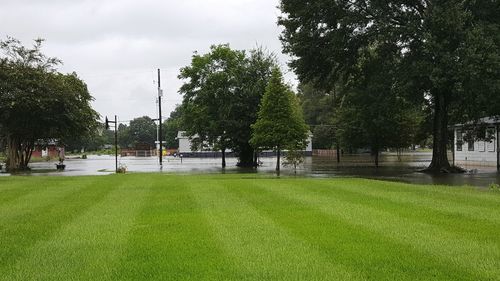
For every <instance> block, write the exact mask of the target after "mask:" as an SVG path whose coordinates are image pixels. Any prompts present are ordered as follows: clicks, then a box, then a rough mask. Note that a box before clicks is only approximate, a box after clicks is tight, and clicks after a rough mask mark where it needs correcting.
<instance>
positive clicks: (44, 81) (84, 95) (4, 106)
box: [0, 38, 99, 169]
mask: <svg viewBox="0 0 500 281" xmlns="http://www.w3.org/2000/svg"><path fill="white" fill-rule="evenodd" d="M42 41H43V40H35V44H34V46H33V48H32V49H29V48H26V47H24V46H22V45H21V43H20V42H19V41H18V40H16V39H12V38H8V39H7V40H5V41H0V50H1V52H2V55H1V56H0V78H1V79H0V127H1V128H2V131H1V132H0V134H1V135H0V138H6V139H9V140H8V141H7V142H8V143H10V144H13V145H14V146H10V147H9V150H10V151H9V153H10V156H9V160H10V161H11V163H10V164H9V166H10V168H12V169H17V168H26V167H25V166H26V165H27V164H28V161H29V159H30V157H31V150H30V149H21V148H22V147H25V148H26V147H28V148H31V149H32V148H33V145H34V143H35V142H38V143H44V142H47V141H49V140H53V139H57V140H59V141H60V142H64V141H65V140H66V139H71V138H73V139H74V138H77V137H84V136H89V135H91V134H92V133H93V132H95V129H96V128H97V118H98V117H99V115H98V114H97V112H95V111H94V110H93V109H92V107H91V105H90V102H91V101H92V99H93V98H92V96H91V95H90V93H89V92H88V89H87V85H86V84H85V83H84V82H83V81H82V80H81V79H80V78H78V76H77V75H76V74H75V73H72V74H62V73H58V72H56V70H55V69H56V66H57V65H58V64H59V63H60V61H59V60H58V59H56V58H50V57H46V56H45V55H44V54H43V53H42V52H41V50H40V49H41V44H42ZM20 159H21V160H24V161H21V162H19V161H20ZM20 166H24V167H20Z"/></svg>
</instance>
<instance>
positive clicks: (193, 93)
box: [179, 45, 245, 168]
mask: <svg viewBox="0 0 500 281" xmlns="http://www.w3.org/2000/svg"><path fill="white" fill-rule="evenodd" d="M244 59H245V54H244V52H242V51H235V50H232V49H231V48H230V47H229V45H218V46H212V47H211V48H210V52H209V53H207V54H205V55H198V54H196V53H195V55H193V58H192V61H191V65H190V66H186V67H183V68H182V69H181V73H180V75H179V78H180V79H184V80H187V81H186V82H185V83H184V84H183V85H182V86H181V88H180V93H181V94H183V95H184V99H183V104H182V106H183V109H182V110H183V112H184V114H183V119H184V121H183V125H184V126H185V128H184V129H185V131H186V132H187V135H188V136H190V137H191V140H192V145H193V148H202V147H203V146H206V145H210V146H212V147H213V148H214V149H215V150H220V151H221V153H222V167H223V168H224V167H226V155H225V153H226V150H227V149H228V148H229V147H230V145H231V144H230V138H229V134H228V127H229V122H231V120H230V111H231V100H232V98H233V97H234V96H235V95H236V91H237V90H238V86H239V85H238V83H237V82H238V77H239V76H240V73H241V71H242V68H241V65H242V62H243V61H244Z"/></svg>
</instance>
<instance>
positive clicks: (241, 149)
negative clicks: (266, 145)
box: [229, 48, 277, 167]
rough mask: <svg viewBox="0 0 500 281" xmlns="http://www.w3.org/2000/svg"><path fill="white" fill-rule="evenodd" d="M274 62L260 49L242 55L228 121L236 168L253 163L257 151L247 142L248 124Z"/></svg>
mask: <svg viewBox="0 0 500 281" xmlns="http://www.w3.org/2000/svg"><path fill="white" fill-rule="evenodd" d="M276 65H277V64H276V58H275V56H274V55H273V54H270V53H268V52H267V51H266V50H264V49H263V48H257V49H253V50H251V51H250V52H249V55H248V54H247V56H246V59H245V63H244V65H243V73H242V74H241V76H240V77H239V82H238V84H239V87H238V88H239V91H238V92H237V95H236V96H235V97H233V99H232V101H231V112H230V114H231V117H230V119H231V120H232V122H231V123H230V124H229V125H230V126H229V132H230V137H231V143H232V149H233V151H234V152H235V153H236V154H237V155H238V158H239V162H238V166H240V167H256V166H257V153H256V152H255V149H254V147H253V146H252V145H251V144H250V139H251V138H252V130H251V125H252V124H254V123H255V122H256V121H257V113H258V111H259V106H260V103H261V100H262V97H263V96H264V92H265V91H266V87H267V84H268V83H269V79H270V78H271V73H272V69H273V67H275V66H276Z"/></svg>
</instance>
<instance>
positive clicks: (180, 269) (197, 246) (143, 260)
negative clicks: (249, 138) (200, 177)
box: [114, 175, 236, 280]
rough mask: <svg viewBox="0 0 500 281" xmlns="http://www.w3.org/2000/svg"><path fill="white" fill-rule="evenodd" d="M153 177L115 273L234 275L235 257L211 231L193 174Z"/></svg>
mask: <svg viewBox="0 0 500 281" xmlns="http://www.w3.org/2000/svg"><path fill="white" fill-rule="evenodd" d="M153 177H154V178H155V183H154V185H153V186H152V191H151V193H150V195H149V196H148V198H147V199H146V202H145V204H144V205H143V208H142V209H141V211H140V213H139V215H138V217H137V220H136V223H135V224H134V225H133V229H132V231H131V232H130V235H129V237H128V242H127V244H128V247H127V249H126V250H125V252H124V254H123V256H122V258H121V260H120V267H119V268H118V269H117V271H116V272H115V276H114V277H115V279H116V280H225V279H233V277H234V271H233V269H232V262H231V260H229V259H226V257H225V255H224V253H223V252H222V250H221V249H220V248H219V245H218V243H217V241H215V240H214V239H213V237H212V236H211V234H212V233H211V231H210V228H209V226H208V225H207V224H206V221H205V217H204V216H203V214H202V211H201V209H200V208H199V207H198V205H197V204H196V202H195V201H194V198H193V194H192V193H191V191H190V187H189V185H190V184H191V183H190V182H191V181H192V178H191V179H189V180H188V181H186V177H184V176H173V175H166V176H158V175H154V176H153ZM234 279H235V280H236V278H234Z"/></svg>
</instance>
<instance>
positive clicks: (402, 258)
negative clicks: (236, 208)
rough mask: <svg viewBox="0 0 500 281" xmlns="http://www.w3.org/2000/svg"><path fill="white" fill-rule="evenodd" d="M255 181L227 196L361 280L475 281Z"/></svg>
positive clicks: (433, 260)
mask: <svg viewBox="0 0 500 281" xmlns="http://www.w3.org/2000/svg"><path fill="white" fill-rule="evenodd" d="M270 185H272V184H270V183H269V182H266V181H259V182H256V183H253V184H251V185H248V184H245V185H238V184H235V185H234V187H233V188H231V192H232V193H234V194H237V195H238V196H239V197H240V198H243V199H245V200H246V201H247V202H249V203H250V204H251V205H252V206H253V207H254V208H256V209H258V210H259V211H260V212H263V213H265V214H266V216H267V217H269V218H271V219H272V220H273V221H274V222H275V223H276V224H278V225H279V226H281V227H283V228H286V229H287V230H288V231H290V232H291V233H293V235H294V236H297V237H300V238H301V239H302V240H303V241H307V243H308V245H309V247H311V248H313V249H315V250H316V251H319V252H321V253H323V255H324V256H326V257H328V259H329V261H330V262H331V263H334V264H342V265H344V266H345V267H346V268H349V269H350V270H353V271H357V272H360V273H361V274H362V275H363V276H364V277H365V278H366V279H367V280H476V278H477V277H476V276H472V275H470V274H468V273H467V272H464V271H462V270H461V269H460V268H459V267H455V266H453V265H452V264H451V263H446V262H442V261H438V260H436V259H434V258H432V257H429V256H428V255H426V254H424V253H421V252H419V251H415V250H414V248H413V247H411V246H409V245H407V244H405V243H400V242H397V241H394V240H392V239H390V238H387V237H384V236H381V235H379V234H378V233H375V232H372V231H369V230H367V229H365V228H363V227H359V226H355V225H352V224H350V223H347V222H345V221H343V220H340V219H338V218H336V217H333V216H329V215H326V214H324V213H323V212H321V211H319V210H317V209H316V208H314V207H312V206H310V205H309V204H304V203H302V202H298V201H293V200H290V199H289V198H285V197H281V196H280V195H279V194H277V193H272V192H271V191H269V190H267V189H266V188H265V186H270Z"/></svg>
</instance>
